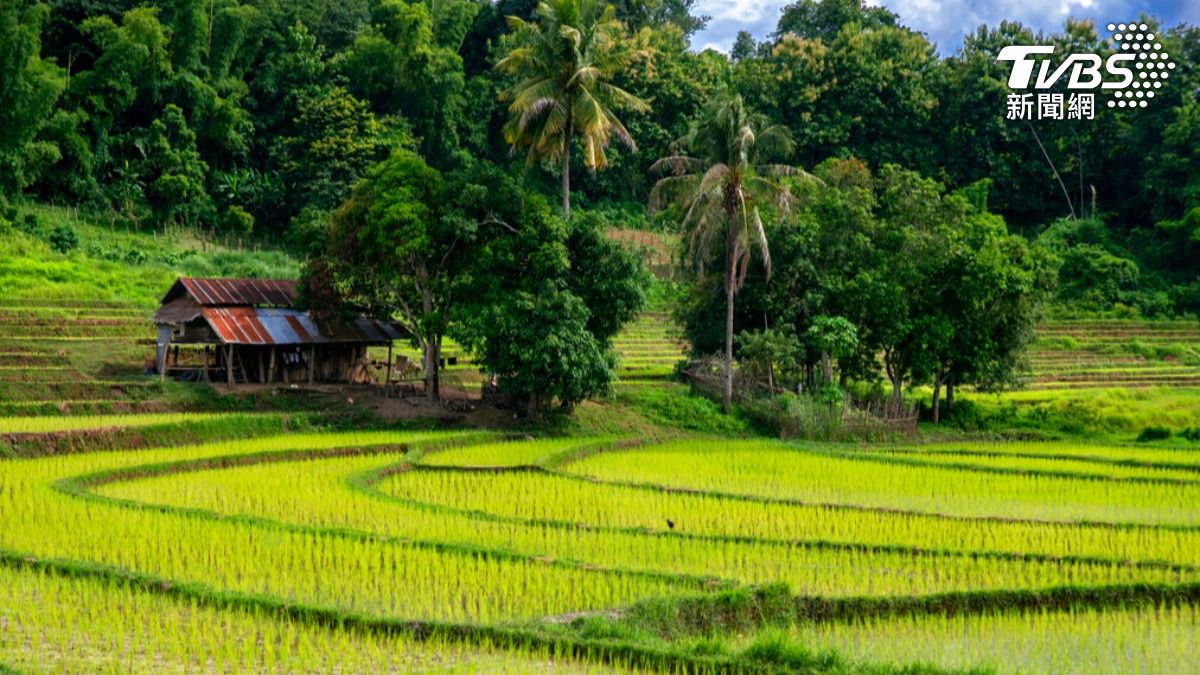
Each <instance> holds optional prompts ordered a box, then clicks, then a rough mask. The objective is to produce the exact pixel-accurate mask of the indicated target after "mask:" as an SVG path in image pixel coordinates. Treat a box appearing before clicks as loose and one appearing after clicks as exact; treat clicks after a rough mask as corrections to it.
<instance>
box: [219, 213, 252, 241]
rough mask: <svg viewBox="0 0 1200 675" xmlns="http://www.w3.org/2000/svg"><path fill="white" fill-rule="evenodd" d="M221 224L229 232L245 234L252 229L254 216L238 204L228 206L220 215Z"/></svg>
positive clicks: (238, 234) (239, 234)
mask: <svg viewBox="0 0 1200 675" xmlns="http://www.w3.org/2000/svg"><path fill="white" fill-rule="evenodd" d="M221 225H222V227H223V228H224V229H225V232H227V233H229V234H232V235H237V236H239V237H240V236H245V235H248V234H250V232H252V231H253V230H254V216H252V215H250V213H249V212H248V211H246V209H243V208H242V207H240V206H237V205H234V206H230V207H229V208H227V209H225V215H224V216H222V217H221Z"/></svg>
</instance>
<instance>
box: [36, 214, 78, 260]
mask: <svg viewBox="0 0 1200 675" xmlns="http://www.w3.org/2000/svg"><path fill="white" fill-rule="evenodd" d="M29 215H31V216H32V215H33V214H29ZM47 241H49V242H50V248H52V249H54V250H55V251H58V252H59V253H70V252H71V251H73V250H74V249H75V248H76V247H77V246H79V235H78V234H76V232H75V228H73V227H71V226H70V225H68V224H67V223H62V224H60V225H59V226H58V227H55V228H54V229H53V230H52V231H51V232H50V237H49V238H48V239H47Z"/></svg>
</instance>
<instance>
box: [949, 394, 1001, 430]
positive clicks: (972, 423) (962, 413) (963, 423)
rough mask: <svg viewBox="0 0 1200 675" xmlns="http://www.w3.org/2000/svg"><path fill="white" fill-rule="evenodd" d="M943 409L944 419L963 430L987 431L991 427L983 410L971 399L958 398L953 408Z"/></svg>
mask: <svg viewBox="0 0 1200 675" xmlns="http://www.w3.org/2000/svg"><path fill="white" fill-rule="evenodd" d="M943 410H944V411H945V412H944V414H943V416H942V421H943V422H944V423H946V424H952V425H954V426H955V427H958V428H959V429H962V430H963V431H986V430H988V428H989V427H990V424H989V420H988V418H987V416H986V415H985V414H984V412H983V410H981V409H980V408H979V406H978V405H976V404H975V402H974V401H972V400H970V399H956V400H955V401H954V407H953V408H950V409H948V410H947V409H945V408H943Z"/></svg>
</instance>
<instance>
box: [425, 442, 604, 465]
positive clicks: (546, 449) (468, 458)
mask: <svg viewBox="0 0 1200 675" xmlns="http://www.w3.org/2000/svg"><path fill="white" fill-rule="evenodd" d="M612 440H613V439H611V438H588V439H579V438H551V439H544V440H508V441H502V442H499V443H471V444H468V445H460V446H452V447H447V448H445V449H442V450H439V451H437V452H434V453H430V454H427V455H425V456H423V457H421V460H420V461H421V463H422V464H427V465H430V466H474V467H488V466H530V465H536V464H541V463H543V462H544V461H547V460H550V459H553V458H555V457H557V456H560V455H563V454H564V453H569V452H570V451H572V450H575V449H578V448H583V447H588V446H599V445H603V444H606V443H609V442H611V441H612Z"/></svg>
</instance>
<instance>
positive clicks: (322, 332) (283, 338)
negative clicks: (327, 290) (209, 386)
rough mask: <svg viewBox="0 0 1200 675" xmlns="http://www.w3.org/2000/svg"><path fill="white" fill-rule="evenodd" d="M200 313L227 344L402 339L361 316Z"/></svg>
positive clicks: (231, 310)
mask: <svg viewBox="0 0 1200 675" xmlns="http://www.w3.org/2000/svg"><path fill="white" fill-rule="evenodd" d="M202 312H203V315H204V318H205V320H206V321H208V324H209V325H210V326H212V328H213V330H214V331H215V332H216V333H217V335H218V336H219V337H220V338H221V340H222V341H223V342H225V343H227V344H243V345H298V344H325V343H346V342H368V343H386V342H390V341H392V340H399V339H401V338H403V337H405V336H404V334H402V333H401V332H400V331H398V330H396V327H395V326H393V325H391V324H388V323H386V322H383V321H374V320H372V319H367V318H365V317H361V316H360V317H358V318H356V319H353V320H350V321H321V322H317V321H314V320H313V318H312V316H311V315H309V313H308V312H301V311H299V310H295V309H285V308H256V307H205V308H204V309H203V310H202Z"/></svg>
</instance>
